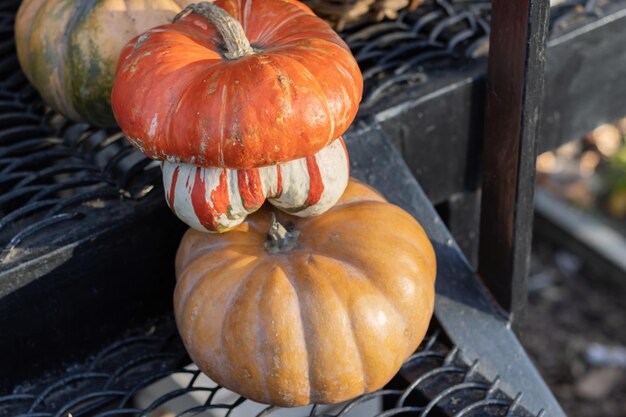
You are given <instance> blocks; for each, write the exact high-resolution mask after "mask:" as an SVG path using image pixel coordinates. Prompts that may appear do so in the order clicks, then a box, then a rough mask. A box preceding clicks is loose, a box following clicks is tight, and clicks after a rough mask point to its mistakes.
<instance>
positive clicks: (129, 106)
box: [112, 0, 363, 169]
mask: <svg viewBox="0 0 626 417" xmlns="http://www.w3.org/2000/svg"><path fill="white" fill-rule="evenodd" d="M187 13H189V14H187ZM179 16H180V19H178V20H177V21H176V22H175V23H173V24H169V25H164V26H159V27H156V28H153V29H151V30H149V31H147V32H145V33H144V34H143V35H141V36H139V37H137V38H135V39H134V40H133V41H131V42H130V43H129V44H128V45H127V46H126V47H125V48H124V50H123V51H122V53H121V55H120V61H119V64H118V70H117V75H116V80H115V84H114V87H113V95H112V105H113V111H114V113H115V117H116V119H117V122H118V123H119V125H120V127H121V128H122V130H123V131H124V133H125V134H126V136H127V137H128V139H129V141H130V142H131V143H132V144H133V145H135V146H136V147H138V148H139V149H140V150H141V151H142V152H144V153H145V154H146V155H148V156H149V157H151V158H154V159H161V160H168V161H170V162H176V163H188V164H192V165H196V166H200V167H222V168H231V169H250V168H256V167H260V166H266V165H271V164H275V163H279V162H285V161H290V160H293V159H298V158H303V157H306V156H309V155H313V154H315V153H317V152H318V151H320V150H321V149H322V148H323V147H325V146H326V145H328V144H329V143H330V142H332V141H333V140H334V139H335V138H338V137H339V136H341V134H343V133H344V132H345V131H346V129H347V128H348V126H349V125H350V123H351V122H352V120H353V119H354V117H355V115H356V112H357V108H358V103H359V101H360V100H361V94H362V91H363V80H362V77H361V73H360V70H359V68H358V65H357V63H356V61H355V60H354V57H353V56H352V54H351V53H350V50H349V49H348V46H347V45H346V44H345V43H344V42H343V41H342V40H341V38H340V37H339V36H338V35H337V34H336V33H335V32H333V30H332V29H331V28H330V27H329V26H328V24H327V23H325V22H324V21H323V20H321V19H320V18H318V17H316V16H315V15H314V14H313V12H311V10H310V9H309V8H308V7H306V6H304V5H303V4H301V3H300V2H298V1H297V0H217V1H216V2H215V3H206V2H203V3H200V4H196V5H193V7H190V8H188V9H186V11H185V13H182V14H180V15H179Z"/></svg>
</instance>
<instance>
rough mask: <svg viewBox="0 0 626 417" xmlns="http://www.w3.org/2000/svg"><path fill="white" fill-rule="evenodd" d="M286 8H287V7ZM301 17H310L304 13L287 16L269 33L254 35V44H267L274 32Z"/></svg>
mask: <svg viewBox="0 0 626 417" xmlns="http://www.w3.org/2000/svg"><path fill="white" fill-rule="evenodd" d="M248 3H252V1H250V0H249V1H248ZM287 7H289V6H287ZM294 7H295V6H294ZM303 16H306V17H310V15H307V14H306V13H304V12H303V14H302V15H296V14H294V15H292V16H289V18H287V19H283V20H282V21H281V22H280V23H279V24H277V25H276V26H274V27H273V28H272V30H271V31H269V32H265V33H257V34H256V35H257V39H256V42H255V43H256V44H260V45H264V44H265V43H267V42H268V41H269V40H270V39H271V38H272V37H273V36H274V35H275V34H276V32H278V31H279V30H280V29H281V28H282V27H283V26H285V25H286V24H287V23H289V22H291V21H292V20H294V19H299V18H301V17H303ZM279 39H280V38H278V39H275V40H274V41H279Z"/></svg>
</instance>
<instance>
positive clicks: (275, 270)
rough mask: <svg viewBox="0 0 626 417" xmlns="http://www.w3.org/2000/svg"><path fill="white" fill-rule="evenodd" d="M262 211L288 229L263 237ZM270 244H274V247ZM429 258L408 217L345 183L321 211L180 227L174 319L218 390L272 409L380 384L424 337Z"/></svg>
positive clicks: (431, 276)
mask: <svg viewBox="0 0 626 417" xmlns="http://www.w3.org/2000/svg"><path fill="white" fill-rule="evenodd" d="M272 213H273V214H274V216H276V218H277V219H278V222H279V223H281V224H283V225H284V226H286V228H287V229H290V230H291V233H290V235H292V237H293V235H294V233H295V234H298V233H299V234H298V235H297V236H295V237H294V239H295V240H289V239H285V240H284V242H287V245H286V248H285V247H283V248H282V249H280V248H279V247H278V246H276V245H275V243H276V242H274V241H273V240H268V230H270V227H271V224H272ZM277 248H278V249H277ZM435 274H436V262H435V255H434V251H433V248H432V246H431V244H430V242H429V240H428V238H427V237H426V235H425V233H424V231H423V230H422V228H421V226H420V225H419V224H418V223H417V221H416V220H415V219H414V218H413V217H412V216H411V215H409V214H408V213H406V212H405V211H404V210H402V209H400V208H398V207H397V206H394V205H392V204H389V203H387V202H386V201H385V200H384V199H383V198H382V197H381V196H380V195H379V194H378V193H376V192H375V191H373V190H372V189H370V188H369V187H367V186H365V185H363V184H360V183H357V182H353V181H351V182H350V184H349V185H348V188H347V190H346V192H345V194H344V195H343V197H342V198H341V199H340V201H339V202H338V203H337V205H336V206H335V207H333V208H332V209H330V210H329V211H328V212H326V213H325V214H324V215H323V216H319V217H309V218H298V217H292V216H289V215H287V214H284V213H282V212H280V211H277V210H275V209H273V208H272V207H271V206H265V207H264V208H262V209H261V210H260V211H258V212H257V213H255V214H252V215H250V216H249V217H248V218H247V219H246V221H245V222H244V223H242V224H241V225H239V226H237V227H236V228H234V229H233V230H232V231H230V232H228V233H225V234H221V235H218V234H207V233H201V232H198V231H195V230H191V229H190V230H189V231H188V232H187V234H186V235H185V236H184V237H183V240H182V242H181V244H180V247H179V250H178V254H177V258H176V276H177V286H176V291H175V295H174V304H175V307H174V309H175V315H176V321H177V325H178V328H179V331H180V333H181V336H182V338H183V342H184V343H185V346H186V348H187V351H188V352H189V354H190V356H191V358H192V359H193V360H194V362H195V363H196V364H197V365H198V366H199V367H200V369H202V370H203V371H204V372H205V373H206V374H207V375H208V376H209V377H211V378H212V379H214V380H215V381H217V382H218V383H220V384H221V385H223V386H225V387H227V388H229V389H231V390H233V391H235V392H237V393H239V394H242V395H244V396H246V397H248V398H251V399H253V400H256V401H259V402H263V403H272V404H277V405H281V406H297V405H304V404H308V403H312V402H314V403H337V402H341V401H344V400H347V399H350V398H353V397H355V396H357V395H360V394H363V393H366V392H371V391H374V390H377V389H379V388H381V387H382V386H384V385H385V384H386V383H387V382H388V381H389V380H390V379H391V378H392V377H393V376H394V375H395V374H396V372H397V371H398V370H399V368H400V366H401V364H402V363H403V361H404V360H405V359H406V358H407V357H408V356H409V355H410V354H412V353H413V352H414V351H415V349H416V348H417V347H418V345H419V343H420V342H421V340H422V339H423V337H424V334H425V332H426V329H427V327H428V323H429V321H430V318H431V315H432V311H433V304H434V282H435Z"/></svg>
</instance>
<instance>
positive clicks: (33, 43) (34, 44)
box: [15, 0, 191, 126]
mask: <svg viewBox="0 0 626 417" xmlns="http://www.w3.org/2000/svg"><path fill="white" fill-rule="evenodd" d="M189 3H191V2H190V1H189V0H149V1H145V0H24V1H23V2H22V4H21V6H20V9H19V11H18V13H17V17H16V21H15V45H16V47H17V55H18V58H19V61H20V64H21V66H22V69H23V70H24V73H25V74H26V77H28V79H29V80H30V82H31V83H32V84H33V85H34V86H35V88H36V89H37V90H38V91H39V93H40V94H41V96H42V97H43V99H44V100H45V101H46V102H47V103H48V104H49V105H50V106H52V107H53V108H54V109H55V110H57V111H58V112H60V113H62V114H63V115H65V116H67V117H69V118H70V119H73V120H77V121H87V122H89V123H91V124H94V125H97V126H111V125H114V124H115V119H114V118H113V112H112V111H111V88H112V87H113V79H114V77H115V68H116V65H117V61H118V57H119V54H120V51H121V50H122V48H123V46H124V45H125V44H126V43H127V42H128V41H130V40H131V39H132V38H134V37H135V36H137V35H138V34H140V33H142V32H144V31H146V30H148V29H149V28H151V27H153V26H156V25H161V24H164V23H169V22H171V20H172V19H173V18H174V16H176V14H177V13H178V12H180V10H181V7H184V6H186V5H188V4H189Z"/></svg>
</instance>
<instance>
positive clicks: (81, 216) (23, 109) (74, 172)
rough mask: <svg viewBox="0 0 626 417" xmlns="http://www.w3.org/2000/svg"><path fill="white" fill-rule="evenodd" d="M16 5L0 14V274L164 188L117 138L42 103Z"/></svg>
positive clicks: (151, 165) (152, 165)
mask: <svg viewBox="0 0 626 417" xmlns="http://www.w3.org/2000/svg"><path fill="white" fill-rule="evenodd" d="M17 5H18V2H16V1H12V2H7V3H4V4H3V5H2V8H1V9H0V39H2V41H0V264H2V267H1V268H0V269H6V268H8V267H9V266H10V265H11V264H14V263H15V262H17V261H24V260H26V259H28V258H31V257H33V256H35V255H36V254H37V253H39V251H38V248H44V247H45V246H50V245H58V244H63V243H66V242H71V241H72V240H75V239H76V236H75V235H74V234H73V231H74V230H76V229H77V228H78V226H84V225H88V224H91V225H94V226H95V225H96V224H97V223H98V222H97V219H96V218H97V216H98V214H99V213H98V212H99V211H102V210H103V209H105V208H108V207H110V206H111V205H114V206H116V207H119V206H120V204H122V205H123V204H133V203H134V202H135V201H136V200H139V199H141V198H143V197H144V196H146V195H147V194H148V193H150V191H152V190H153V189H154V188H158V187H159V184H160V170H159V164H158V163H157V162H154V161H150V160H149V159H147V158H145V157H144V156H143V155H142V154H141V153H139V152H138V151H136V150H134V149H133V148H132V147H131V146H130V144H129V143H128V142H127V141H126V140H125V139H124V137H123V135H122V134H121V133H120V132H119V131H118V130H116V129H112V130H98V129H94V128H92V127H90V126H88V125H86V124H77V123H73V122H69V121H67V120H66V119H64V118H63V117H61V116H59V115H57V114H55V113H53V112H52V111H50V110H49V109H48V108H47V107H46V106H45V104H44V103H43V102H42V101H41V99H40V98H39V96H38V94H37V93H36V90H35V89H34V88H33V87H32V86H31V85H30V84H29V83H28V81H27V79H26V77H25V76H24V74H23V73H22V72H21V71H20V69H19V64H18V61H17V56H16V54H15V45H14V41H13V23H14V16H15V8H17ZM11 8H13V9H12V10H11ZM108 215H109V216H111V214H110V213H108Z"/></svg>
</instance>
